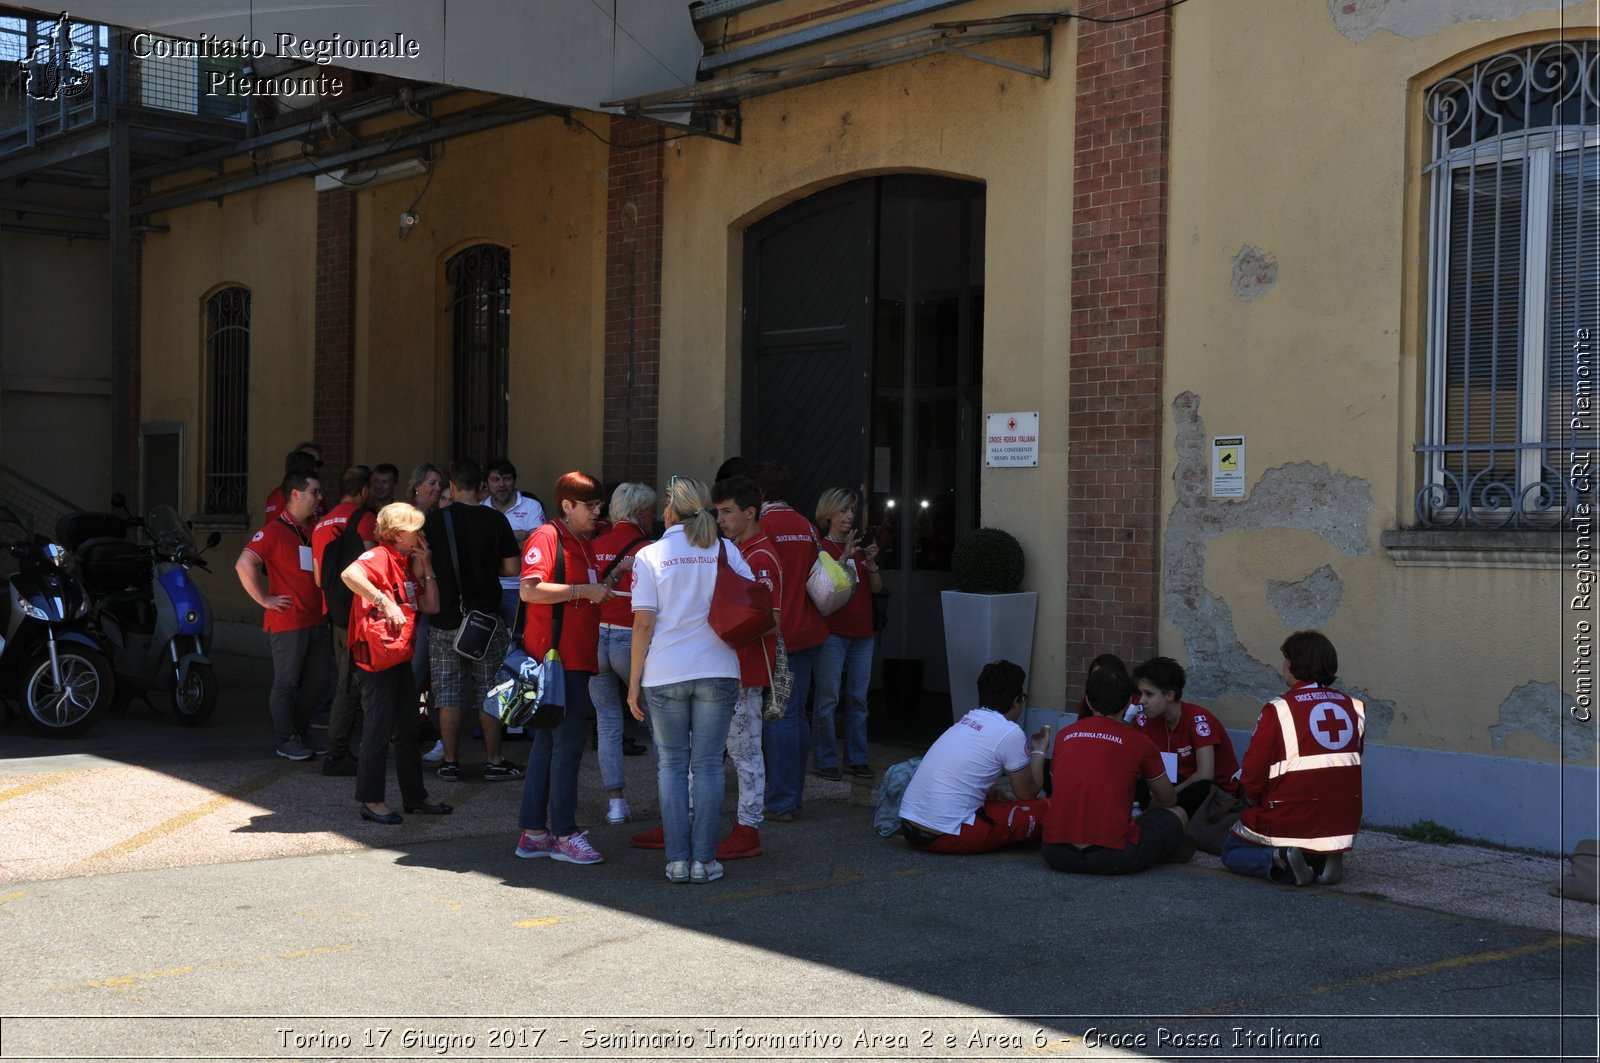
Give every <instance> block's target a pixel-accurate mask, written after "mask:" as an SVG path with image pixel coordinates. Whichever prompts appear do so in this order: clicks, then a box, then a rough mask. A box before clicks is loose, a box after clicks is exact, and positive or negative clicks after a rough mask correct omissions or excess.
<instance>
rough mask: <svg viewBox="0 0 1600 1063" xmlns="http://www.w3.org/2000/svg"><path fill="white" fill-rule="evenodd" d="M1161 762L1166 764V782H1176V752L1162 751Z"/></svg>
mask: <svg viewBox="0 0 1600 1063" xmlns="http://www.w3.org/2000/svg"><path fill="white" fill-rule="evenodd" d="M1161 763H1162V764H1163V765H1165V766H1166V769H1167V781H1168V782H1174V783H1175V782H1177V781H1178V754H1176V753H1162V754H1161Z"/></svg>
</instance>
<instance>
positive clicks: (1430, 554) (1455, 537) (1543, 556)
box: [1380, 529, 1562, 569]
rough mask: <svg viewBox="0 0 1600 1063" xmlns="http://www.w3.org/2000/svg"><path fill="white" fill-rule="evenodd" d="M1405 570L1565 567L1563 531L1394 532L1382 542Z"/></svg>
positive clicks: (1400, 530) (1398, 530)
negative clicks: (1562, 557)
mask: <svg viewBox="0 0 1600 1063" xmlns="http://www.w3.org/2000/svg"><path fill="white" fill-rule="evenodd" d="M1380 541H1381V542H1382V543H1383V548H1384V549H1385V550H1386V551H1388V553H1389V560H1391V561H1393V562H1394V563H1395V564H1396V565H1398V566H1399V567H1401V568H1534V569H1558V568H1560V567H1561V552H1562V544H1561V533H1560V532H1559V531H1554V530H1552V531H1426V530H1415V531H1412V530H1405V529H1392V530H1390V531H1386V532H1384V533H1383V536H1382V538H1381V540H1380Z"/></svg>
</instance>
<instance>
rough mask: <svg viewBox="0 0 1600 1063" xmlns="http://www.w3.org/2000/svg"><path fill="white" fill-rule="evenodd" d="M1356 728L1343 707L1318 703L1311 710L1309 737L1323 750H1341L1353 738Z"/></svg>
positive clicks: (1329, 702)
mask: <svg viewBox="0 0 1600 1063" xmlns="http://www.w3.org/2000/svg"><path fill="white" fill-rule="evenodd" d="M1355 733H1356V727H1355V724H1354V723H1353V722H1351V720H1350V714H1349V713H1348V712H1346V711H1345V709H1344V706H1343V705H1339V704H1336V703H1335V702H1332V701H1319V702H1318V703H1317V704H1316V705H1314V706H1312V709H1311V737H1312V738H1315V739H1316V740H1317V744H1318V745H1320V746H1321V747H1322V748H1323V749H1343V748H1344V747H1345V746H1347V745H1349V744H1350V739H1351V738H1353V737H1354V736H1355Z"/></svg>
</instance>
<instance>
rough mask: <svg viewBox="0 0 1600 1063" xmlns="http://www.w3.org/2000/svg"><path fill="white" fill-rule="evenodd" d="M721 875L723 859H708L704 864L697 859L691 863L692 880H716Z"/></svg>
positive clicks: (695, 881)
mask: <svg viewBox="0 0 1600 1063" xmlns="http://www.w3.org/2000/svg"><path fill="white" fill-rule="evenodd" d="M721 877H722V861H720V860H707V861H706V862H705V863H703V864H702V863H701V862H700V861H698V860H696V861H695V862H694V863H692V864H690V865H689V881H690V882H694V883H700V884H704V883H707V882H715V881H717V879H719V878H721Z"/></svg>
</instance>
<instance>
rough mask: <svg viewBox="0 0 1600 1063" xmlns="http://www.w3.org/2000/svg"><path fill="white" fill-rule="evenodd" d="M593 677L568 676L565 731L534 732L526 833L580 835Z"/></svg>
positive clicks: (522, 815) (525, 785)
mask: <svg viewBox="0 0 1600 1063" xmlns="http://www.w3.org/2000/svg"><path fill="white" fill-rule="evenodd" d="M590 674H591V673H589V672H568V673H567V711H566V714H565V715H564V716H563V717H562V719H561V726H560V727H546V728H541V729H539V730H536V731H533V732H532V733H533V751H532V752H531V753H530V754H529V756H528V774H527V776H526V777H525V778H524V779H523V780H522V808H521V810H520V811H518V813H517V825H518V826H520V827H521V828H522V829H523V830H531V831H541V830H544V829H545V828H546V826H547V825H548V827H549V829H550V830H551V831H553V832H554V833H556V834H557V835H560V836H562V837H565V836H566V835H568V834H573V833H575V832H576V831H577V829H578V764H579V762H580V761H582V760H583V747H584V746H585V745H586V744H588V741H589V717H590V716H591V715H593V713H594V707H593V706H592V705H590V704H589V676H590Z"/></svg>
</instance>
